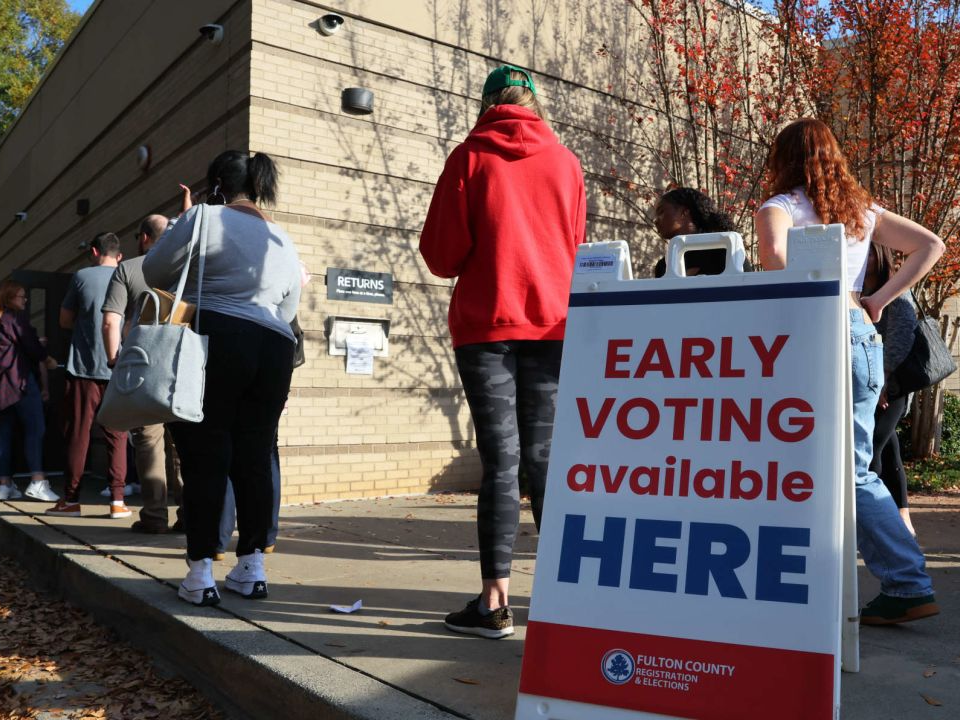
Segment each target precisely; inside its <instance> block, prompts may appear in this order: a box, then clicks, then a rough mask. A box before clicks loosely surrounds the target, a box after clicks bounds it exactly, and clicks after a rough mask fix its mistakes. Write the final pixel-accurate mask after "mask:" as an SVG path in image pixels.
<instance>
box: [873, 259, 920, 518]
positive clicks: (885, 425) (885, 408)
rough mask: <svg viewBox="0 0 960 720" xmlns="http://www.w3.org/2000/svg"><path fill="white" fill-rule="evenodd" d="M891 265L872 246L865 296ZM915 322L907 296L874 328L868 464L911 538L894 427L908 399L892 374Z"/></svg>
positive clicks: (904, 354) (895, 302)
mask: <svg viewBox="0 0 960 720" xmlns="http://www.w3.org/2000/svg"><path fill="white" fill-rule="evenodd" d="M893 265H894V263H893V253H892V252H891V251H890V249H889V248H885V247H883V246H882V245H873V246H871V248H870V255H869V256H868V258H867V274H866V276H865V277H864V280H863V291H864V294H868V295H869V294H872V293H873V292H874V291H875V290H876V289H877V288H880V287H881V286H882V285H883V284H884V283H886V282H887V280H889V279H890V275H891V274H892V273H893ZM917 322H918V321H917V307H916V305H914V303H913V298H911V297H910V293H909V292H906V293H903V294H902V295H900V296H899V297H897V298H895V299H894V300H893V301H892V302H891V303H890V304H889V305H887V307H886V308H884V310H883V315H881V316H880V319H879V320H878V321H877V322H876V324H875V326H876V328H877V332H879V333H880V336H881V337H882V338H883V376H884V386H883V390H882V391H881V392H880V400H879V401H878V403H877V410H876V412H875V413H874V422H875V424H874V428H873V460H872V461H871V463H870V469H871V470H872V471H873V472H875V473H876V474H877V475H879V476H880V479H881V480H883V484H884V485H886V486H887V490H889V491H890V495H891V496H892V497H893V501H894V502H895V503H896V504H897V508H898V509H899V510H900V517H901V518H902V519H903V523H904V525H906V526H907V529H908V530H909V531H910V533H911V534H912V535H913V536H914V537H916V535H917V532H916V530H914V528H913V523H912V522H911V520H910V507H909V501H908V500H907V475H906V473H905V472H904V470H903V461H902V460H901V459H900V439H899V438H898V437H897V424H898V423H899V422H900V419H901V418H902V417H903V416H904V414H905V413H906V411H907V395H905V394H903V393H901V392H900V388H899V387H898V386H897V378H896V376H895V375H894V374H893V371H894V370H896V369H897V367H898V366H899V365H900V363H902V362H903V361H904V360H905V359H906V357H907V355H909V354H910V348H912V347H913V331H914V330H915V329H916V327H917Z"/></svg>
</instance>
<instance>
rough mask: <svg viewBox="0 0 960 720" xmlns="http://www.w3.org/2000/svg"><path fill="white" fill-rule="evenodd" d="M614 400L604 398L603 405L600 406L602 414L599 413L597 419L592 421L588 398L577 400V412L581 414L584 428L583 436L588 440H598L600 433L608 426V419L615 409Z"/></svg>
mask: <svg viewBox="0 0 960 720" xmlns="http://www.w3.org/2000/svg"><path fill="white" fill-rule="evenodd" d="M613 403H614V399H613V398H604V399H603V405H601V406H600V412H598V413H597V419H596V420H591V419H590V406H589V404H588V403H587V399H586V398H582V397H578V398H577V410H578V411H579V413H580V424H581V425H582V426H583V436H584V437H587V438H596V437H599V436H600V431H601V430H603V426H604V425H606V424H607V417H609V415H610V411H611V410H612V409H613Z"/></svg>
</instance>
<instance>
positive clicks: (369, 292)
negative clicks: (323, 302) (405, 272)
mask: <svg viewBox="0 0 960 720" xmlns="http://www.w3.org/2000/svg"><path fill="white" fill-rule="evenodd" d="M327 300H349V301H352V302H369V303H379V304H381V305H392V304H393V275H392V274H391V273H378V272H367V271H366V270H352V269H347V268H331V267H328V268H327Z"/></svg>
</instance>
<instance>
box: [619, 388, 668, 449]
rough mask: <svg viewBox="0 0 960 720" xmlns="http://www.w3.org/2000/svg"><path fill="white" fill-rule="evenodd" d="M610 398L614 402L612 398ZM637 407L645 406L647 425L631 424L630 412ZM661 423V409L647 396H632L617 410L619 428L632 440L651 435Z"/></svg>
mask: <svg viewBox="0 0 960 720" xmlns="http://www.w3.org/2000/svg"><path fill="white" fill-rule="evenodd" d="M608 399H609V400H610V401H611V402H613V399H612V398H608ZM636 408H643V410H644V411H646V413H647V423H646V425H644V426H642V427H639V428H637V427H633V426H632V425H630V413H631V412H632V411H633V410H634V409H636ZM659 425H660V411H659V410H658V409H657V406H656V405H655V404H654V403H653V402H652V401H651V400H648V399H647V398H642V397H637V398H630V399H629V400H627V401H626V402H625V403H624V404H623V405H621V406H620V410H619V411H618V412H617V428H618V429H619V430H620V433H621V434H622V435H623V436H624V437H625V438H629V439H630V440H643V439H644V438H648V437H650V436H651V435H653V433H654V432H655V431H656V429H657V427H658V426H659Z"/></svg>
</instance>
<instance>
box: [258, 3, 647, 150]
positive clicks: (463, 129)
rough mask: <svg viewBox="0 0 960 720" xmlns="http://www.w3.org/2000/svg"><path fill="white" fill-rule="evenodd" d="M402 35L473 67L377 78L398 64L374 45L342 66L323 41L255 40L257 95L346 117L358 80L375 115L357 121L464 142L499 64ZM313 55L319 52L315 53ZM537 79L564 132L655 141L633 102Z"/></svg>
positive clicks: (448, 60)
mask: <svg viewBox="0 0 960 720" xmlns="http://www.w3.org/2000/svg"><path fill="white" fill-rule="evenodd" d="M353 25H356V26H357V28H358V32H359V29H362V30H363V31H365V32H366V31H370V32H376V33H380V34H387V35H388V36H391V37H392V36H395V35H397V33H396V32H395V31H392V30H388V29H385V28H380V27H377V26H373V25H369V24H366V23H362V22H361V21H354V23H353V24H352V25H351V26H353ZM340 37H341V36H340V35H339V34H338V35H335V36H333V37H332V38H324V40H325V41H327V40H329V41H333V42H337V41H339V38H340ZM401 37H402V38H403V43H402V44H401V45H400V47H401V48H406V49H410V48H430V50H431V51H430V53H428V55H429V56H432V57H434V58H436V57H444V62H445V64H449V65H451V66H454V67H460V66H462V67H467V66H469V67H470V68H471V71H470V72H464V73H462V77H461V76H460V75H458V76H455V77H450V76H449V73H444V72H437V71H436V69H435V67H434V62H430V63H423V64H422V65H420V66H416V65H414V66H413V67H408V66H407V65H409V64H410V63H402V64H401V65H400V66H399V67H397V68H394V69H392V70H390V71H387V72H384V73H378V72H375V71H374V67H375V66H376V65H377V64H380V63H383V62H384V61H385V59H386V60H390V61H393V60H394V59H395V56H394V55H393V54H390V53H385V52H384V50H383V49H381V48H379V47H378V46H376V45H373V46H363V47H362V48H361V49H358V50H357V51H356V52H355V53H354V55H355V56H354V57H351V58H350V59H349V60H347V61H346V62H341V61H340V60H339V59H338V58H336V57H330V53H329V52H328V51H327V46H326V45H325V44H321V45H319V46H318V45H317V44H316V43H314V44H313V45H311V46H310V47H306V48H291V46H290V45H288V44H283V45H279V46H273V45H268V44H260V43H257V44H255V46H254V50H253V53H252V64H253V78H254V80H253V82H254V95H255V96H256V95H258V93H257V92H256V90H257V89H258V88H259V89H262V90H263V92H264V94H263V95H262V97H264V98H267V99H272V100H276V101H278V102H281V103H286V104H292V105H297V106H299V107H301V108H303V109H306V110H310V111H318V112H321V113H324V112H325V113H330V114H332V115H335V116H340V117H341V118H346V116H344V115H343V114H342V113H341V111H340V92H341V90H342V89H343V88H345V87H350V86H351V85H355V84H357V83H358V82H361V83H362V84H363V85H364V87H367V88H369V89H370V90H372V91H373V92H374V94H375V103H374V113H373V115H370V116H361V117H358V118H354V122H355V123H356V124H382V125H386V126H388V127H390V128H397V129H402V130H408V131H410V132H415V133H418V134H425V135H428V136H431V137H440V138H444V139H448V140H455V141H459V140H460V139H462V138H463V137H464V136H465V135H466V134H467V133H468V132H469V130H470V128H471V127H472V126H473V123H474V121H475V120H476V114H477V111H478V109H479V103H480V97H479V96H480V89H481V87H482V85H483V81H484V79H485V77H486V74H487V73H488V72H489V70H490V69H491V68H492V67H493V66H494V63H493V62H491V61H490V60H489V59H488V58H486V57H483V56H479V55H475V54H472V53H465V52H463V51H460V50H455V49H452V48H448V47H446V46H443V45H437V44H435V43H430V42H429V41H428V40H426V39H423V38H417V37H412V36H401ZM343 41H344V42H346V41H347V40H346V39H345V40H343ZM315 51H318V52H319V54H314V52H315ZM411 62H412V61H411ZM361 68H362V69H361ZM468 76H469V77H468ZM536 81H537V87H538V94H539V96H540V98H541V100H542V101H543V102H544V105H545V107H546V108H547V111H548V114H549V116H550V118H551V120H552V121H553V122H554V123H556V124H557V125H558V126H560V127H563V126H571V127H573V128H577V130H578V132H580V133H590V134H593V133H603V134H604V135H605V136H611V137H615V138H620V139H622V140H625V141H629V142H635V143H640V142H642V140H643V138H647V139H648V140H649V139H653V138H655V137H656V136H657V133H658V132H659V131H658V129H657V128H655V127H654V128H650V129H646V128H638V126H637V125H636V123H635V122H633V120H632V119H629V118H628V119H627V120H626V121H623V120H622V119H621V118H623V117H625V116H626V114H627V111H628V110H630V109H631V108H633V107H634V105H633V104H632V103H631V102H622V101H621V100H619V99H618V98H613V97H611V96H609V95H605V94H600V93H597V92H594V91H592V90H589V89H587V88H585V87H582V86H580V85H578V84H576V83H575V82H565V81H562V80H558V79H556V78H552V77H549V76H544V77H542V78H541V77H539V76H538V77H537V78H536ZM627 97H628V98H630V97H631V96H627ZM560 132H561V133H562V132H563V131H560Z"/></svg>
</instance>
